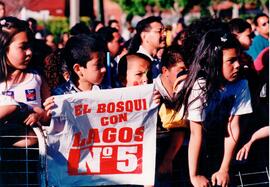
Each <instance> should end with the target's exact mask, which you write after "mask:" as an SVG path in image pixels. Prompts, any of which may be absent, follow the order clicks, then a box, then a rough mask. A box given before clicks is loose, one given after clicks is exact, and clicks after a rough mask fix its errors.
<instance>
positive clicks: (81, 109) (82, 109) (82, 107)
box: [74, 104, 91, 116]
mask: <svg viewBox="0 0 270 187" xmlns="http://www.w3.org/2000/svg"><path fill="white" fill-rule="evenodd" d="M74 113H75V116H81V115H84V114H88V113H91V109H90V108H89V106H88V105H87V104H79V105H75V106H74Z"/></svg>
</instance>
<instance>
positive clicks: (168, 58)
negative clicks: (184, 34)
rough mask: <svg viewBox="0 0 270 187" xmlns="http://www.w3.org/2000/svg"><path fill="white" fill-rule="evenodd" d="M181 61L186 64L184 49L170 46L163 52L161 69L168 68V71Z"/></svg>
mask: <svg viewBox="0 0 270 187" xmlns="http://www.w3.org/2000/svg"><path fill="white" fill-rule="evenodd" d="M180 61H183V62H184V63H185V59H184V56H183V49H182V48H181V47H179V46H170V47H167V48H165V49H164V51H163V54H162V57H161V63H160V67H161V68H162V67H166V68H167V69H170V68H171V67H173V66H175V65H176V64H177V63H178V62H180Z"/></svg>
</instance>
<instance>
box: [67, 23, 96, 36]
mask: <svg viewBox="0 0 270 187" xmlns="http://www.w3.org/2000/svg"><path fill="white" fill-rule="evenodd" d="M69 33H70V34H71V35H73V36H75V35H78V34H90V33H91V32H90V29H89V28H88V27H87V25H86V24H85V23H84V22H80V23H77V24H75V25H74V26H73V27H72V28H71V29H70V31H69Z"/></svg>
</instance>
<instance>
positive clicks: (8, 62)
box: [0, 17, 49, 147]
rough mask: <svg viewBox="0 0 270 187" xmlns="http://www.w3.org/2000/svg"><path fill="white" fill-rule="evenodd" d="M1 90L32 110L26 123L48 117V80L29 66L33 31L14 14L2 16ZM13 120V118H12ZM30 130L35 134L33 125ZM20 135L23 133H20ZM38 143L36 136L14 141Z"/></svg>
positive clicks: (16, 144)
mask: <svg viewBox="0 0 270 187" xmlns="http://www.w3.org/2000/svg"><path fill="white" fill-rule="evenodd" d="M0 28H1V31H0V38H1V39H0V46H1V47H0V50H1V54H2V57H1V67H0V94H2V95H6V96H9V97H11V98H14V100H15V101H17V102H20V103H23V104H24V106H25V105H26V106H27V107H26V108H27V109H29V110H30V111H33V112H31V113H30V114H29V115H28V117H26V119H25V120H24V123H25V124H26V125H29V126H32V125H33V124H35V123H36V122H38V121H41V122H46V121H47V120H48V118H47V116H46V115H45V112H44V110H43V109H42V108H41V102H42V100H43V99H45V98H47V97H48V95H49V93H48V92H47V91H46V90H47V87H46V83H45V82H43V81H42V78H41V76H40V75H38V74H37V73H36V72H35V71H32V70H29V69H28V68H27V66H28V64H29V62H30V60H31V57H32V50H31V49H30V39H31V37H32V36H31V34H32V33H31V31H30V30H29V27H28V25H27V23H26V22H25V21H21V20H19V19H17V18H15V17H5V18H3V19H1V20H0ZM13 120H14V119H13ZM24 128H25V127H23V126H18V127H17V128H16V129H17V130H18V132H19V131H21V132H25V130H23V129H24ZM27 130H28V132H29V133H28V134H31V135H34V133H33V131H32V130H31V129H30V128H27ZM18 135H21V134H18ZM35 143H36V138H30V139H28V140H27V141H26V140H25V138H22V139H21V140H19V141H18V142H15V143H14V144H13V145H14V146H19V147H25V146H30V145H33V144H35Z"/></svg>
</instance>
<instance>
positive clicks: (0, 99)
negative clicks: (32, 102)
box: [0, 95, 19, 106]
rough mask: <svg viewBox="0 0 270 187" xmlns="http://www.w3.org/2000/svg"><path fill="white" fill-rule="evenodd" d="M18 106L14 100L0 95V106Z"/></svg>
mask: <svg viewBox="0 0 270 187" xmlns="http://www.w3.org/2000/svg"><path fill="white" fill-rule="evenodd" d="M7 105H19V104H18V103H17V102H16V101H15V100H14V99H12V98H11V97H9V96H5V95H0V106H7Z"/></svg>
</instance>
